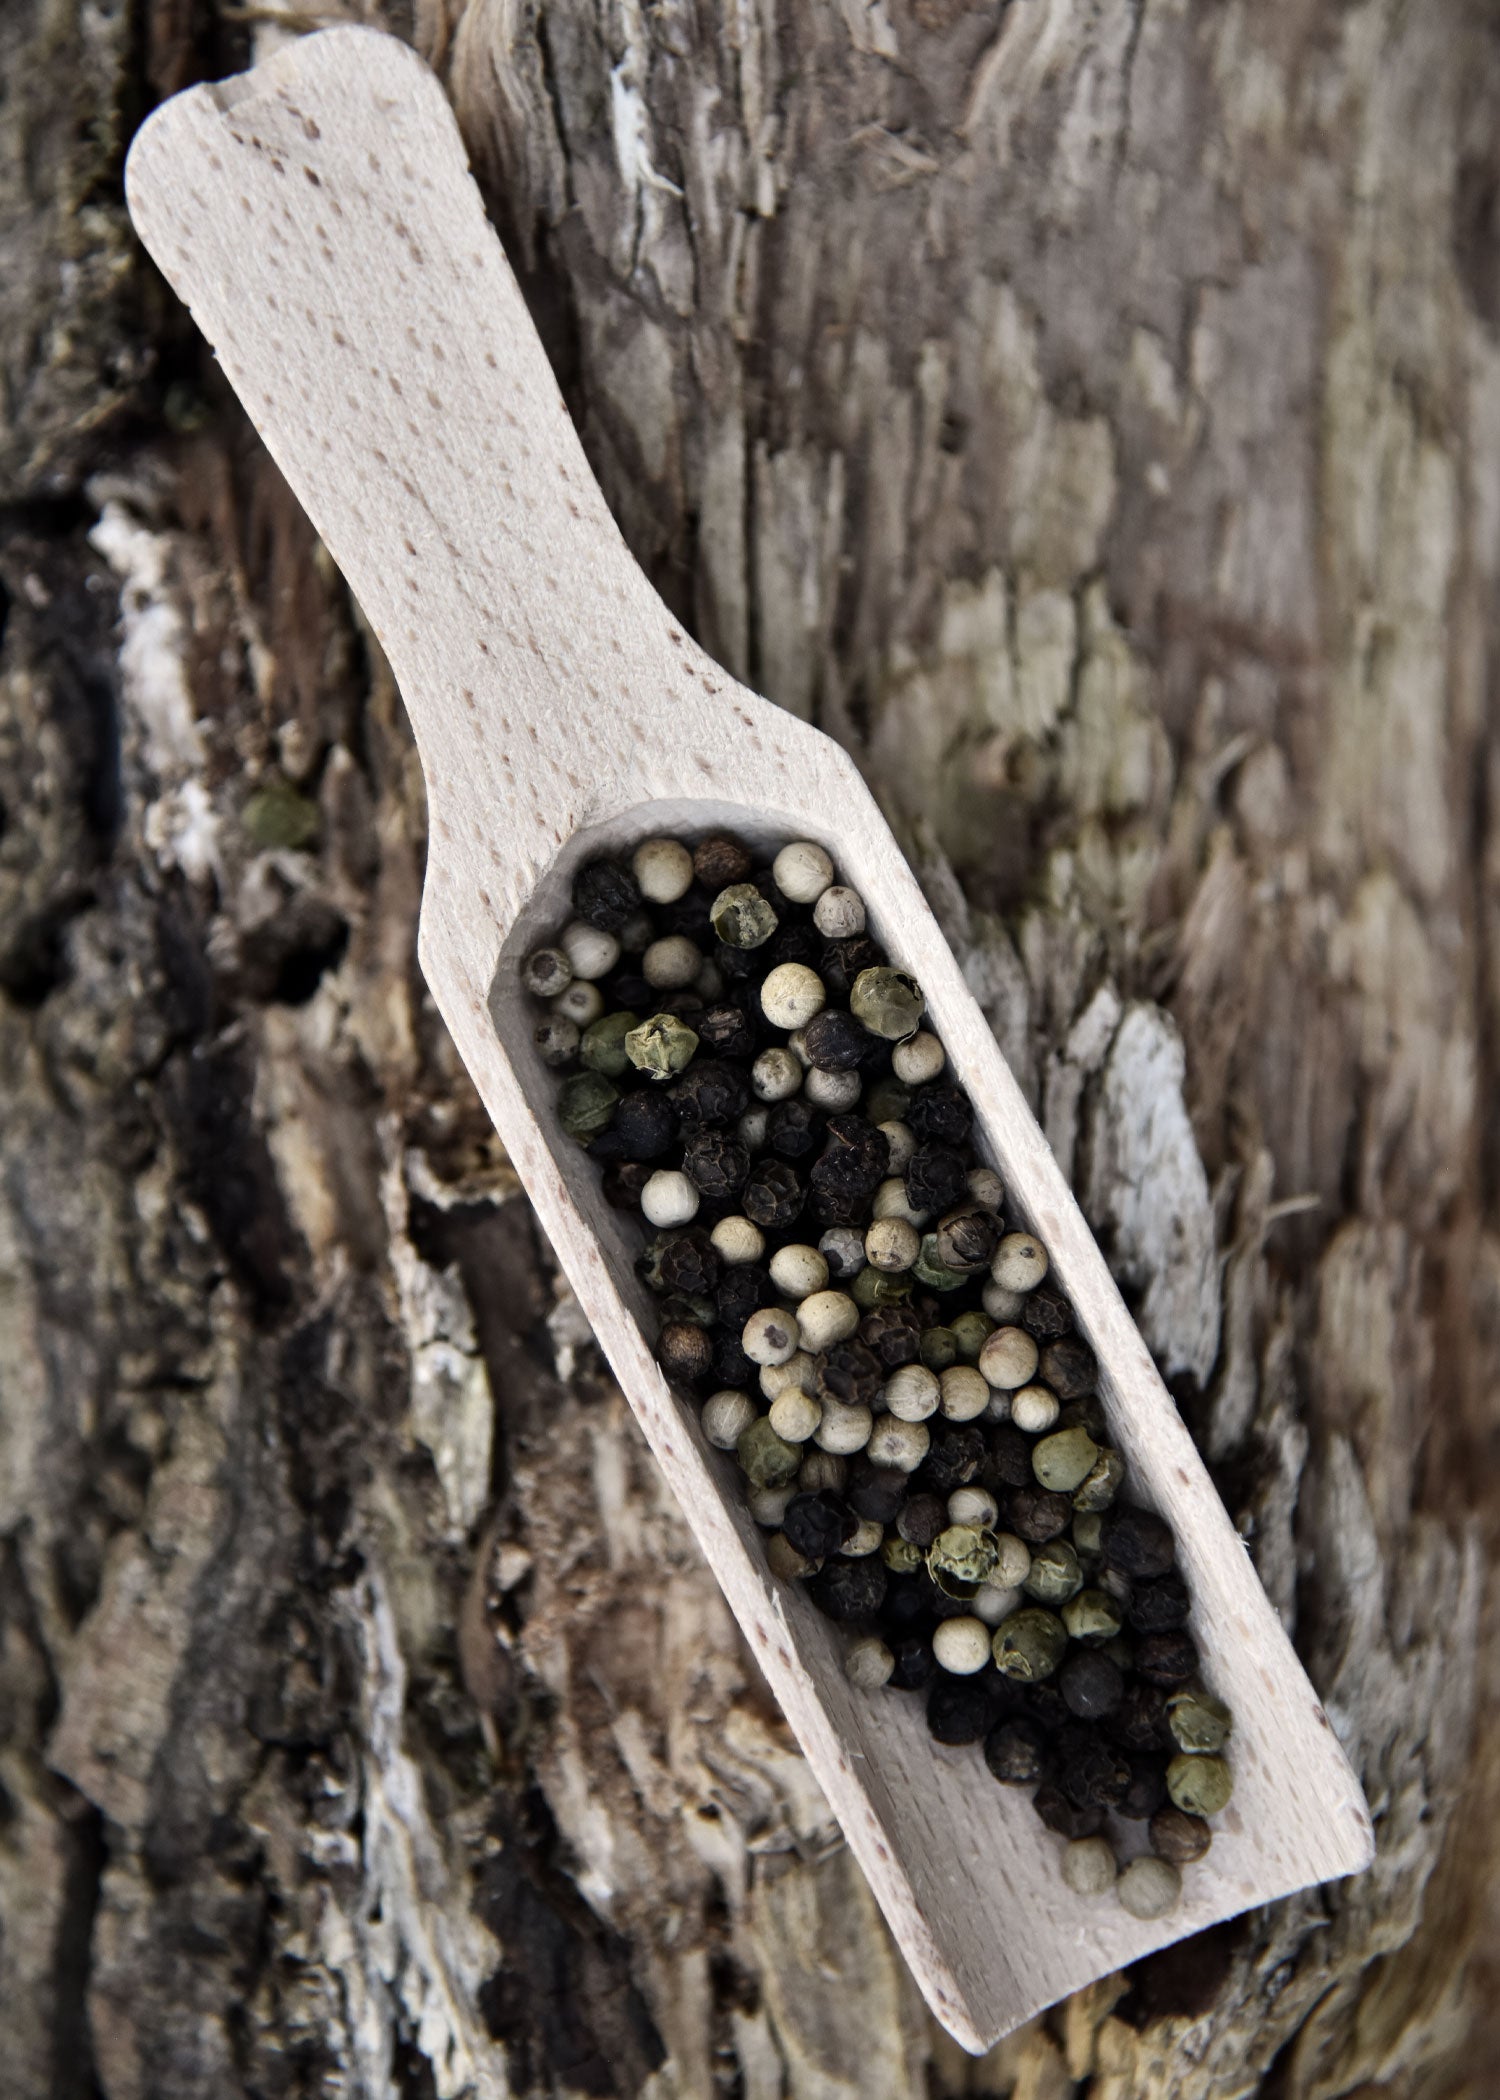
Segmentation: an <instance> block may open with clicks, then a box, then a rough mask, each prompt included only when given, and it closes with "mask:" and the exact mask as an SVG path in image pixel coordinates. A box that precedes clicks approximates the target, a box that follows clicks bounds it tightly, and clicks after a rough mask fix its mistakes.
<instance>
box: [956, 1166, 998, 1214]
mask: <svg viewBox="0 0 1500 2100" xmlns="http://www.w3.org/2000/svg"><path fill="white" fill-rule="evenodd" d="M965 1180H966V1184H967V1187H968V1191H969V1201H970V1202H971V1203H977V1204H979V1205H980V1206H981V1207H982V1208H983V1209H985V1210H998V1209H999V1208H1000V1206H1001V1204H1002V1203H1003V1202H1004V1201H1005V1183H1004V1182H1003V1181H1002V1180H1001V1179H1000V1176H999V1175H998V1174H997V1173H996V1172H995V1170H994V1168H993V1167H971V1168H970V1169H969V1172H968V1174H967V1176H966V1177H965Z"/></svg>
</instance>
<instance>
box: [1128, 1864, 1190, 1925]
mask: <svg viewBox="0 0 1500 2100" xmlns="http://www.w3.org/2000/svg"><path fill="white" fill-rule="evenodd" d="M1115 1894H1116V1895H1117V1896H1118V1897H1119V1899H1120V1902H1121V1904H1122V1905H1123V1906H1124V1908H1125V1909H1126V1910H1128V1911H1129V1913H1130V1915H1131V1916H1132V1917H1133V1918H1164V1917H1166V1915H1167V1913H1168V1912H1169V1911H1173V1910H1175V1909H1176V1908H1177V1905H1178V1903H1179V1901H1180V1900H1181V1897H1182V1876H1181V1875H1180V1874H1179V1873H1178V1871H1177V1869H1176V1868H1175V1867H1174V1866H1173V1865H1172V1863H1171V1861H1170V1860H1166V1859H1158V1858H1157V1857H1156V1855H1155V1853H1152V1852H1143V1853H1142V1854H1141V1856H1140V1858H1139V1859H1133V1860H1132V1861H1131V1862H1130V1864H1129V1866H1128V1867H1127V1868H1126V1869H1125V1871H1124V1873H1123V1874H1122V1875H1121V1876H1120V1878H1119V1880H1118V1881H1117V1882H1116V1883H1115Z"/></svg>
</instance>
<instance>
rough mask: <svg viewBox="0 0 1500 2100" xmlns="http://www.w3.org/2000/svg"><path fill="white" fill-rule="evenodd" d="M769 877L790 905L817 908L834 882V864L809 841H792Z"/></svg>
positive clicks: (776, 859)
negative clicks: (819, 901)
mask: <svg viewBox="0 0 1500 2100" xmlns="http://www.w3.org/2000/svg"><path fill="white" fill-rule="evenodd" d="M771 874H772V877H773V878H774V880H775V883H776V887H777V889H779V890H780V892H781V894H782V896H783V897H786V898H789V899H790V901H791V902H792V903H793V904H816V902H817V900H818V899H819V897H821V896H822V894H823V892H824V891H825V890H826V889H827V888H828V886H829V884H830V883H831V882H832V881H833V862H832V861H831V860H830V859H829V858H828V855H827V854H826V853H825V852H824V851H823V848H822V847H821V846H815V845H813V843H812V841H811V840H810V839H794V840H793V841H792V843H791V845H789V846H783V847H782V849H781V851H780V852H779V853H778V854H777V856H776V858H775V860H773V861H772V863H771Z"/></svg>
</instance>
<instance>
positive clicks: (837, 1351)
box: [817, 1338, 882, 1407]
mask: <svg viewBox="0 0 1500 2100" xmlns="http://www.w3.org/2000/svg"><path fill="white" fill-rule="evenodd" d="M881 1384H882V1377H881V1366H880V1363H879V1362H878V1360H877V1359H876V1357H875V1356H874V1355H873V1354H872V1352H871V1351H870V1350H869V1349H867V1348H866V1347H865V1345H864V1343H863V1342H860V1341H855V1340H854V1339H852V1338H850V1339H847V1340H844V1341H838V1342H835V1343H834V1344H833V1345H832V1347H831V1348H828V1349H825V1350H823V1352H822V1353H821V1355H820V1356H819V1357H818V1359H817V1386H818V1398H819V1399H820V1400H830V1401H833V1402H835V1403H836V1404H838V1405H839V1406H842V1407H868V1406H869V1405H870V1404H871V1402H872V1401H873V1400H874V1399H875V1396H876V1395H877V1394H878V1393H879V1391H880V1388H881Z"/></svg>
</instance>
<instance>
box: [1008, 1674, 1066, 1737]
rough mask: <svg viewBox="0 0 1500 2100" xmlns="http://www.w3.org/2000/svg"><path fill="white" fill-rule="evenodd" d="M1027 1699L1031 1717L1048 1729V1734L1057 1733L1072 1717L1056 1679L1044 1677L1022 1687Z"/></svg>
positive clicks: (1027, 1708)
mask: <svg viewBox="0 0 1500 2100" xmlns="http://www.w3.org/2000/svg"><path fill="white" fill-rule="evenodd" d="M1021 1690H1022V1694H1023V1696H1024V1698H1025V1701H1026V1711H1027V1712H1028V1713H1029V1714H1030V1715H1031V1718H1032V1719H1033V1720H1034V1721H1036V1722H1037V1723H1039V1725H1040V1726H1041V1727H1043V1728H1045V1729H1046V1731H1047V1733H1048V1735H1056V1734H1057V1731H1058V1730H1059V1729H1060V1728H1062V1727H1064V1726H1065V1725H1066V1723H1067V1722H1068V1721H1069V1720H1071V1719H1072V1716H1071V1715H1070V1714H1069V1712H1068V1702H1067V1700H1066V1699H1065V1698H1064V1697H1063V1695H1062V1693H1061V1692H1060V1691H1059V1690H1058V1688H1057V1684H1056V1681H1055V1679H1051V1678H1044V1679H1042V1681H1041V1682H1040V1683H1037V1682H1036V1681H1033V1682H1032V1683H1030V1684H1027V1685H1023V1686H1022V1687H1021Z"/></svg>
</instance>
